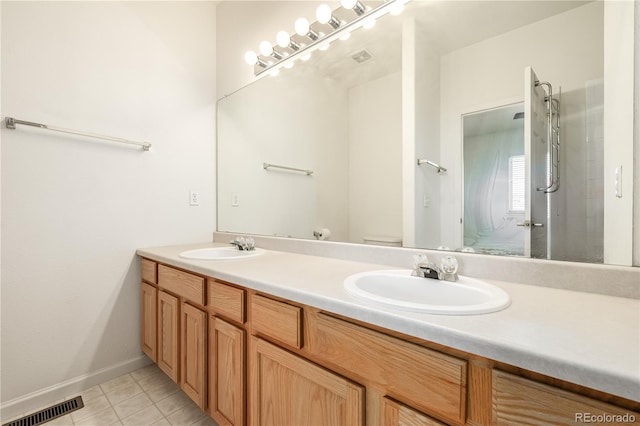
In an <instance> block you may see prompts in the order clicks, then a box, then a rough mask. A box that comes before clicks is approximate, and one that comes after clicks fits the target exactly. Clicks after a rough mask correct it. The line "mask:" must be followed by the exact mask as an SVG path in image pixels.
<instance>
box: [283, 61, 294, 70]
mask: <svg viewBox="0 0 640 426" xmlns="http://www.w3.org/2000/svg"><path fill="white" fill-rule="evenodd" d="M294 64H295V62H293V61H290V62H287V63H286V64H284V67H285V68H287V69H291V68H293V65H294Z"/></svg>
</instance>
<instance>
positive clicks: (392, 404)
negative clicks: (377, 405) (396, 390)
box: [382, 397, 446, 426]
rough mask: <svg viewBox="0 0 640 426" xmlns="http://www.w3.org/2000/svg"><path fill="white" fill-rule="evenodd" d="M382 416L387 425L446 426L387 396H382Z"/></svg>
mask: <svg viewBox="0 0 640 426" xmlns="http://www.w3.org/2000/svg"><path fill="white" fill-rule="evenodd" d="M382 418H383V419H384V424H385V425H386V426H446V425H445V424H444V423H440V422H439V421H437V420H434V419H432V418H431V417H428V416H426V415H424V414H422V413H421V412H419V411H416V410H414V409H412V408H409V407H407V406H406V405H404V404H400V403H398V402H396V401H394V400H392V399H390V398H387V397H384V398H382Z"/></svg>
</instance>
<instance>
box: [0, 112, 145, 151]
mask: <svg viewBox="0 0 640 426" xmlns="http://www.w3.org/2000/svg"><path fill="white" fill-rule="evenodd" d="M4 122H5V125H6V126H7V129H12V130H15V128H16V124H21V125H24V126H32V127H38V128H40V129H47V130H53V131H54V132H62V133H70V134H72V135H79V136H87V137H90V138H96V139H104V140H107V141H112V142H119V143H126V144H129V145H138V146H141V147H142V149H144V150H145V151H149V148H151V144H150V143H149V142H138V141H132V140H129V139H123V138H116V137H113V136H103V135H98V134H95V133H89V132H81V131H79V130H71V129H64V128H62V127H57V126H49V125H47V124H41V123H33V122H31V121H24V120H18V119H16V118H13V117H5V119H4Z"/></svg>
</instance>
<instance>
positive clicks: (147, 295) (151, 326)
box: [140, 283, 158, 362]
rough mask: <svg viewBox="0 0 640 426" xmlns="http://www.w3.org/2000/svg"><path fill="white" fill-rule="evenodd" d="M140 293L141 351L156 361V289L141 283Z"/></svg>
mask: <svg viewBox="0 0 640 426" xmlns="http://www.w3.org/2000/svg"><path fill="white" fill-rule="evenodd" d="M141 288H142V293H141V295H140V302H141V307H140V311H141V312H142V318H141V321H142V330H141V331H142V332H141V346H142V352H144V353H145V354H146V355H147V356H148V357H149V358H151V359H152V360H153V362H157V360H158V356H157V349H158V345H157V335H158V327H157V321H158V314H157V304H158V290H157V289H156V288H155V287H154V286H152V285H149V284H146V283H142V286H141Z"/></svg>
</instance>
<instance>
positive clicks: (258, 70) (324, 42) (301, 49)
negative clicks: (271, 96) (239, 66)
mask: <svg viewBox="0 0 640 426" xmlns="http://www.w3.org/2000/svg"><path fill="white" fill-rule="evenodd" d="M409 1H411V0H386V1H385V2H383V3H382V4H380V5H379V6H376V7H375V8H368V7H365V6H364V5H363V4H362V3H361V2H360V0H342V2H341V6H340V7H341V8H344V9H351V10H353V11H354V12H355V16H354V17H353V18H352V19H351V20H347V21H340V20H338V18H336V16H335V15H334V11H332V10H331V8H330V7H329V6H328V5H326V4H322V5H320V6H319V7H318V9H317V10H316V17H317V19H318V20H317V21H316V23H309V21H308V20H307V19H305V18H298V19H297V20H296V22H295V26H294V27H295V34H290V33H288V32H287V31H280V32H279V33H278V34H277V35H276V45H277V46H278V49H279V50H276V49H274V46H273V45H272V44H271V43H270V42H268V41H263V42H262V43H260V49H259V50H260V56H259V55H257V54H256V53H255V52H253V51H249V52H247V53H246V54H245V61H246V62H247V63H248V64H249V65H253V73H254V75H255V76H256V77H257V76H260V75H262V74H265V75H266V73H267V71H269V75H277V73H278V72H279V70H280V69H281V68H285V67H286V68H291V67H292V66H293V62H294V61H295V60H297V59H300V60H303V61H306V60H308V59H309V58H310V57H311V53H312V52H313V51H314V50H326V49H328V48H329V44H330V43H331V42H333V41H335V40H338V39H341V40H347V39H348V38H349V37H350V35H351V34H350V33H351V32H353V31H354V30H356V29H358V28H360V27H363V28H371V27H372V26H373V25H374V24H375V20H376V19H377V18H379V17H380V16H383V15H385V14H387V13H392V12H393V13H394V14H397V13H399V12H400V11H402V9H403V8H404V5H405V4H406V3H408V2H409ZM337 15H338V16H340V17H341V18H343V19H344V16H345V11H340V13H337ZM315 24H323V25H329V26H330V27H332V28H333V29H334V31H329V33H328V34H323V33H320V32H317V31H315V30H314V29H313V28H312V26H313V25H315ZM295 37H297V39H294V38H295ZM307 39H308V40H307Z"/></svg>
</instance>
